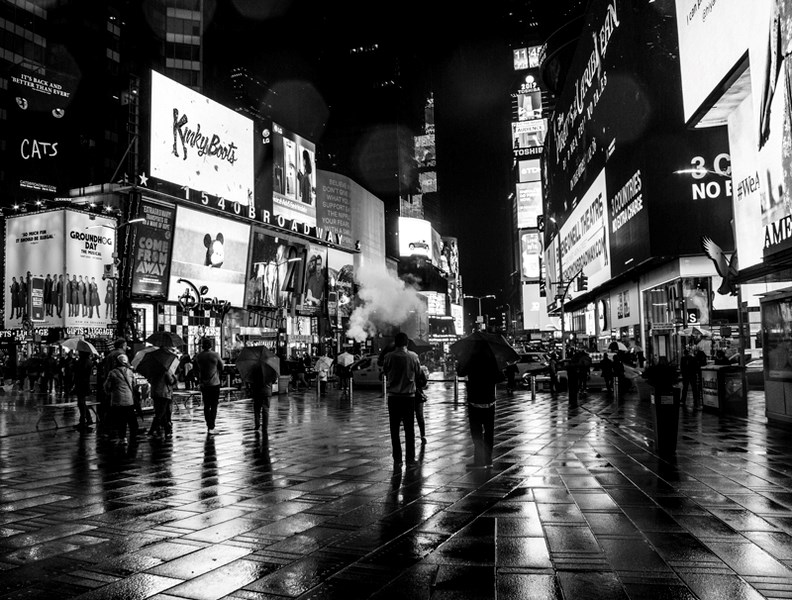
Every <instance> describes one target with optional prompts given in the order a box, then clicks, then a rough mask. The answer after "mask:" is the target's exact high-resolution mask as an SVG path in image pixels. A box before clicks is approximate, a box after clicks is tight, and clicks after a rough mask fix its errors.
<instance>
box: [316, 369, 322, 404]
mask: <svg viewBox="0 0 792 600" xmlns="http://www.w3.org/2000/svg"><path fill="white" fill-rule="evenodd" d="M320 379H321V378H320V377H319V374H318V373H317V374H316V399H317V400H319V398H321V397H322V382H321V381H320Z"/></svg>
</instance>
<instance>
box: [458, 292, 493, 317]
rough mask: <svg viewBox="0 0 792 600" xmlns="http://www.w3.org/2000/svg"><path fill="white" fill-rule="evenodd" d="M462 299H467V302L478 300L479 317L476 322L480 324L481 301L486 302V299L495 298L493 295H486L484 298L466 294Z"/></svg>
mask: <svg viewBox="0 0 792 600" xmlns="http://www.w3.org/2000/svg"><path fill="white" fill-rule="evenodd" d="M462 297H463V298H465V299H467V300H478V316H479V318H478V321H479V322H481V301H482V300H486V299H487V298H493V299H494V298H495V296H494V295H493V294H487V295H486V296H468V295H467V294H465V295H464V296H462Z"/></svg>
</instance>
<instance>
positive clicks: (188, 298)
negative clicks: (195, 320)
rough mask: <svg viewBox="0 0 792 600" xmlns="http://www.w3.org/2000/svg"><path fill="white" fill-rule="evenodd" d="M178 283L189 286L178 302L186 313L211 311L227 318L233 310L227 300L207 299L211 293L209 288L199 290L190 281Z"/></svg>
mask: <svg viewBox="0 0 792 600" xmlns="http://www.w3.org/2000/svg"><path fill="white" fill-rule="evenodd" d="M176 283H185V284H187V287H186V288H185V289H184V293H183V294H182V295H181V296H179V299H178V300H177V302H178V303H179V306H181V307H182V310H183V311H184V312H190V311H192V310H211V311H214V312H217V313H220V314H221V315H222V316H223V317H225V315H226V314H227V313H228V311H229V310H231V303H230V302H228V301H227V300H220V299H218V298H209V297H207V295H206V294H208V293H209V287H208V286H205V285H202V286H201V287H200V288H198V287H197V286H196V285H195V284H194V283H193V282H192V281H190V280H189V279H179V280H177V282H176Z"/></svg>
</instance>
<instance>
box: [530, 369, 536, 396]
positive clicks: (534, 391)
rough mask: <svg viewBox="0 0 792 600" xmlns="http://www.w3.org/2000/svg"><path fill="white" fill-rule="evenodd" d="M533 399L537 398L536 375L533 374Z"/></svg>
mask: <svg viewBox="0 0 792 600" xmlns="http://www.w3.org/2000/svg"><path fill="white" fill-rule="evenodd" d="M531 400H532V401H533V400H536V375H531Z"/></svg>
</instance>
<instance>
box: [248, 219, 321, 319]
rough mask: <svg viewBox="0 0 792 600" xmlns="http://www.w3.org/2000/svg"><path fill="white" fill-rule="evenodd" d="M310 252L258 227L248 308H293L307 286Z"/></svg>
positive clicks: (249, 283) (251, 269)
mask: <svg viewBox="0 0 792 600" xmlns="http://www.w3.org/2000/svg"><path fill="white" fill-rule="evenodd" d="M306 253H307V249H306V246H305V245H304V244H302V243H300V242H298V241H297V240H293V239H290V238H288V237H286V236H283V235H277V237H276V235H275V234H274V233H273V232H271V231H265V230H263V229H259V228H257V227H256V228H254V229H253V235H252V239H251V248H250V263H249V267H248V279H247V285H246V290H245V306H253V307H256V308H261V307H263V308H284V309H291V308H293V307H294V306H295V305H296V302H297V298H298V294H301V293H302V289H303V287H304V264H305V256H306Z"/></svg>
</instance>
